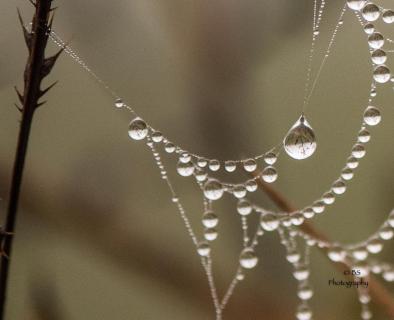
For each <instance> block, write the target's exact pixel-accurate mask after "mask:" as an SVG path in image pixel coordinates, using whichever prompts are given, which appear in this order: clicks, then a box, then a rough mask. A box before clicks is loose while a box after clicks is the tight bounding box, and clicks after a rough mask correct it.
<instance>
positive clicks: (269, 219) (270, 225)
mask: <svg viewBox="0 0 394 320" xmlns="http://www.w3.org/2000/svg"><path fill="white" fill-rule="evenodd" d="M260 225H261V227H262V228H263V229H264V230H266V231H274V230H275V229H277V228H278V227H279V219H278V218H277V217H276V216H275V215H273V214H272V213H267V214H263V215H261V218H260Z"/></svg>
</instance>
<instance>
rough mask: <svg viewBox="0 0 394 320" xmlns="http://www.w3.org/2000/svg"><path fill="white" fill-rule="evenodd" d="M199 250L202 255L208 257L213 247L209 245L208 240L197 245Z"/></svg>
mask: <svg viewBox="0 0 394 320" xmlns="http://www.w3.org/2000/svg"><path fill="white" fill-rule="evenodd" d="M197 252H198V254H199V255H200V256H202V257H207V256H209V254H210V253H211V247H210V246H209V244H208V242H205V241H203V242H200V243H199V244H198V246H197Z"/></svg>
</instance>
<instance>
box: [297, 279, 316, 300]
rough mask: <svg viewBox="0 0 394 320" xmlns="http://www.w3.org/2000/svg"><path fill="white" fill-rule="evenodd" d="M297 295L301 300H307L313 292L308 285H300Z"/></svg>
mask: <svg viewBox="0 0 394 320" xmlns="http://www.w3.org/2000/svg"><path fill="white" fill-rule="evenodd" d="M297 295H298V298H300V299H301V300H309V299H310V298H312V296H313V290H312V288H311V286H310V285H309V284H308V283H305V282H304V283H300V285H299V287H298V292H297Z"/></svg>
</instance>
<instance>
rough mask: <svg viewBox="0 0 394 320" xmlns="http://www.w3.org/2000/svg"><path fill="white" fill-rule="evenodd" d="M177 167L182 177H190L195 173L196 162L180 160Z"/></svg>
mask: <svg viewBox="0 0 394 320" xmlns="http://www.w3.org/2000/svg"><path fill="white" fill-rule="evenodd" d="M176 169H177V171H178V173H179V175H181V176H182V177H189V176H191V175H192V174H193V173H194V164H193V163H192V162H182V161H179V162H178V165H177V168H176Z"/></svg>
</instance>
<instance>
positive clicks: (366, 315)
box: [361, 310, 372, 320]
mask: <svg viewBox="0 0 394 320" xmlns="http://www.w3.org/2000/svg"><path fill="white" fill-rule="evenodd" d="M370 319H372V312H371V311H369V310H362V311H361V320H370Z"/></svg>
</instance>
